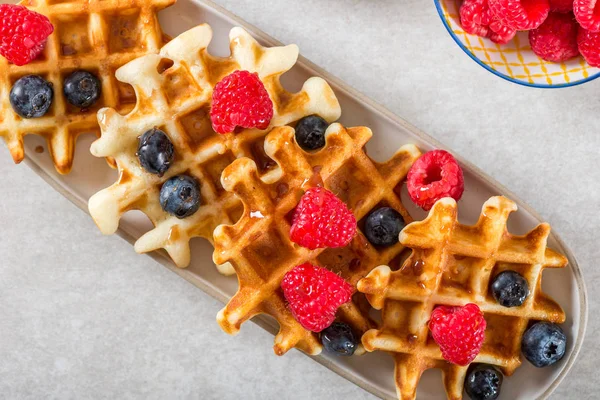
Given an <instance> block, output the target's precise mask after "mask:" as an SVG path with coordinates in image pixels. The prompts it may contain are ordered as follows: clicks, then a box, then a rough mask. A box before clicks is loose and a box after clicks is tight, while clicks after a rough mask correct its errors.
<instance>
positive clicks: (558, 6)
mask: <svg viewBox="0 0 600 400" xmlns="http://www.w3.org/2000/svg"><path fill="white" fill-rule="evenodd" d="M549 1H550V11H552V12H559V13H566V12H569V11H573V0H549Z"/></svg>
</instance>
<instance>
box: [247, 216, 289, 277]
mask: <svg viewBox="0 0 600 400" xmlns="http://www.w3.org/2000/svg"><path fill="white" fill-rule="evenodd" d="M249 243H250V245H249V246H248V247H246V248H245V249H244V250H242V255H243V256H244V257H245V258H246V259H247V260H248V261H249V262H250V263H251V264H252V267H253V268H254V269H255V271H256V273H257V274H258V275H259V276H260V277H261V278H262V279H264V280H268V279H269V277H270V276H271V274H272V273H273V272H274V271H275V270H276V269H280V268H284V267H286V266H288V267H289V268H292V267H293V265H287V264H289V263H290V262H291V261H292V259H293V258H294V254H295V250H294V248H293V247H292V246H291V245H290V243H289V240H287V239H286V238H285V237H283V235H282V233H281V232H279V230H278V229H277V228H276V227H275V226H274V225H271V226H270V227H266V228H264V229H260V231H258V232H255V233H254V234H253V235H251V237H250V240H249Z"/></svg>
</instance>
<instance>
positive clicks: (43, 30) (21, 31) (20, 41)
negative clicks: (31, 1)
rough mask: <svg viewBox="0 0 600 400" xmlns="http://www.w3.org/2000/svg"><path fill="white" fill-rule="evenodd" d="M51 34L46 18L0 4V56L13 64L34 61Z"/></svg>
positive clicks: (12, 6)
mask: <svg viewBox="0 0 600 400" xmlns="http://www.w3.org/2000/svg"><path fill="white" fill-rule="evenodd" d="M52 32H54V26H52V24H51V23H50V20H49V19H48V17H46V16H44V15H42V14H38V13H36V12H33V11H29V10H28V9H27V8H25V7H23V6H16V5H12V4H0V55H2V56H4V57H5V58H6V59H7V60H8V61H10V62H12V63H13V64H15V65H19V66H21V65H25V64H29V63H30V62H31V61H33V60H35V59H36V58H37V56H39V55H40V53H41V52H42V51H43V50H44V46H45V45H46V39H47V38H48V36H50V35H51V34H52Z"/></svg>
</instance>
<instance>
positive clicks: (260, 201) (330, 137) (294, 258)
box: [213, 124, 420, 355]
mask: <svg viewBox="0 0 600 400" xmlns="http://www.w3.org/2000/svg"><path fill="white" fill-rule="evenodd" d="M371 136H372V133H371V131H370V130H369V129H368V128H362V127H361V128H350V129H348V130H346V129H345V128H343V127H342V126H341V125H339V124H333V125H331V126H330V127H329V129H328V130H327V132H326V146H325V148H323V149H322V150H320V151H318V152H315V153H306V152H304V151H303V150H301V149H300V147H298V145H297V144H296V143H295V141H294V130H293V129H292V128H290V127H283V128H278V129H276V130H274V131H273V132H271V133H270V134H269V135H268V136H267V138H266V141H265V151H266V153H267V154H268V155H269V157H270V158H271V159H273V160H275V162H276V163H277V165H278V167H277V168H275V169H273V170H272V171H269V172H268V173H266V174H263V175H262V176H261V175H260V170H259V168H258V167H257V165H256V163H255V162H254V161H253V160H251V159H248V158H242V159H238V160H236V161H234V162H233V164H231V165H230V166H229V167H227V168H226V169H225V171H224V172H223V175H222V178H221V181H222V185H223V187H224V188H225V189H226V190H227V191H230V192H232V193H235V195H236V196H237V197H239V198H240V199H241V201H242V202H243V203H244V214H243V216H242V217H241V218H240V220H239V221H238V222H237V223H236V224H235V225H221V226H219V227H217V229H216V230H215V232H214V240H215V241H214V245H215V252H214V255H213V259H214V261H215V263H216V264H223V263H225V262H229V263H231V264H232V265H233V267H234V269H235V271H236V273H237V276H238V280H239V289H238V292H237V293H236V295H235V296H234V297H233V298H232V299H231V301H230V302H229V303H228V304H227V305H226V306H225V308H224V309H223V310H221V311H220V312H219V315H218V317H217V320H218V322H219V324H220V325H221V327H222V328H223V330H224V331H225V332H227V333H229V334H236V333H237V332H239V329H240V326H241V324H242V323H243V322H244V321H246V320H248V319H249V318H252V317H253V316H255V315H257V314H268V315H270V316H272V317H273V318H274V319H275V320H276V321H277V322H278V323H279V326H280V331H279V334H278V335H277V336H276V338H275V346H274V351H275V353H276V354H278V355H282V354H284V353H285V352H287V351H288V350H289V349H290V348H292V347H294V346H295V347H297V348H299V349H301V350H303V351H304V352H306V353H308V354H318V353H319V352H320V351H321V344H320V342H319V340H318V337H317V336H316V334H314V333H312V332H309V331H307V330H306V329H304V328H303V327H302V326H301V325H300V324H299V323H298V322H297V321H296V320H295V319H294V317H293V316H292V314H291V312H290V311H289V310H288V308H287V307H286V302H285V298H284V297H283V293H282V291H281V289H280V283H281V280H282V278H283V276H284V275H285V274H286V273H287V272H288V271H290V270H291V269H293V268H294V267H295V266H297V265H300V264H303V263H305V262H310V263H312V264H314V265H320V266H322V267H326V268H328V269H330V270H331V271H333V272H336V273H338V274H340V275H341V276H342V277H343V278H344V279H345V280H346V281H348V282H349V283H350V284H351V285H353V286H355V285H356V283H357V282H358V280H359V279H360V278H362V277H364V276H366V275H367V273H368V272H369V271H370V270H371V269H372V268H374V267H376V266H378V265H380V264H381V263H387V262H390V260H392V259H394V258H395V257H397V256H398V255H399V254H400V253H401V252H402V250H403V245H402V244H400V243H398V244H397V245H395V246H392V247H389V248H385V249H378V248H374V247H373V246H371V245H370V244H369V242H368V241H367V239H366V238H365V237H364V235H363V234H362V233H361V232H360V229H359V232H358V234H357V236H356V237H355V238H354V240H353V241H352V242H351V243H350V244H349V245H348V246H346V247H344V248H340V249H317V250H313V251H311V250H308V249H306V248H303V247H300V246H298V245H296V244H294V243H292V242H291V240H290V238H289V234H290V222H289V219H288V216H289V214H290V212H291V211H292V210H293V209H294V208H295V207H296V205H297V204H298V201H299V200H300V197H301V196H302V194H303V192H304V191H305V190H306V189H308V188H310V187H313V186H315V185H319V184H322V185H323V186H324V187H326V188H327V189H329V190H331V191H332V192H333V193H335V194H336V195H337V196H338V197H339V198H340V199H341V200H342V201H344V202H345V203H346V204H347V205H348V207H349V208H350V209H351V210H353V212H354V214H355V216H356V219H357V221H361V220H362V219H363V218H364V217H365V216H367V215H368V214H369V213H370V212H371V211H372V210H373V209H374V208H376V207H378V206H381V205H385V206H389V207H393V208H394V209H396V210H397V211H398V212H399V213H400V214H401V215H402V216H403V217H404V219H405V220H406V221H407V222H408V221H410V216H409V215H408V213H407V211H406V210H405V208H404V206H403V205H402V203H401V200H400V196H399V194H398V193H399V192H398V191H395V190H399V187H400V185H401V184H402V182H403V181H404V179H405V177H406V175H407V173H408V170H409V169H410V167H411V165H412V164H413V162H414V161H415V160H416V159H417V158H418V157H419V156H420V152H419V150H418V149H417V148H416V147H415V146H413V145H407V146H404V147H402V148H401V149H400V150H399V151H398V152H397V153H396V154H395V155H394V156H393V158H392V159H391V160H389V161H388V162H386V163H381V164H380V163H376V162H374V161H373V160H371V159H370V158H369V157H368V156H367V155H366V153H365V151H364V146H365V144H366V143H367V141H368V140H369V139H370V138H371ZM361 225H362V221H361V222H359V227H360V226H361ZM361 297H362V295H360V294H356V295H355V296H354V298H353V301H352V302H350V303H348V304H345V305H344V306H342V307H341V308H340V310H339V312H338V317H339V318H340V319H341V320H343V321H345V322H347V323H349V324H350V325H351V326H352V327H353V328H354V330H355V332H356V333H360V334H361V335H362V333H364V332H365V331H366V330H367V329H369V327H370V326H371V322H370V320H369V318H368V316H367V315H368V309H369V307H368V305H366V304H364V302H361ZM363 300H364V297H363ZM364 305H366V306H367V307H366V309H365V307H364Z"/></svg>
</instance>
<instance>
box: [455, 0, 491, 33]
mask: <svg viewBox="0 0 600 400" xmlns="http://www.w3.org/2000/svg"><path fill="white" fill-rule="evenodd" d="M490 16H491V14H490V10H489V7H488V0H465V1H464V3H462V5H461V6H460V24H461V25H462V27H463V29H464V30H465V32H467V33H470V34H471V35H477V36H481V37H486V36H487V35H488V33H489V28H488V26H489V25H490V22H491V18H490Z"/></svg>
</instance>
